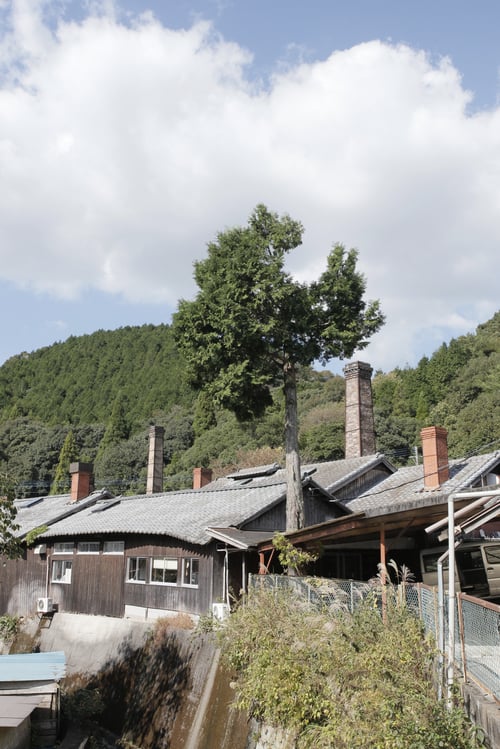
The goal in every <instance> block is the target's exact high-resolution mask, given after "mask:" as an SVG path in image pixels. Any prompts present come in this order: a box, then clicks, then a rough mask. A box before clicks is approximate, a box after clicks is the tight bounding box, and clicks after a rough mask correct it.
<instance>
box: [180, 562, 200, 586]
mask: <svg viewBox="0 0 500 749" xmlns="http://www.w3.org/2000/svg"><path fill="white" fill-rule="evenodd" d="M199 564H200V560H199V559H195V558H194V557H189V558H186V559H183V560H182V584H183V585H198V568H199Z"/></svg>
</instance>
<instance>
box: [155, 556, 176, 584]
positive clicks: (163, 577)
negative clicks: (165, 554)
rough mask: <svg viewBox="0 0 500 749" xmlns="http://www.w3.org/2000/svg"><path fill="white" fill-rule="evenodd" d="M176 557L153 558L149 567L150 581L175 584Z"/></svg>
mask: <svg viewBox="0 0 500 749" xmlns="http://www.w3.org/2000/svg"><path fill="white" fill-rule="evenodd" d="M177 569H178V561H177V559H167V558H158V557H156V558H154V559H153V562H152V567H151V582H152V583H163V584H164V585H177Z"/></svg>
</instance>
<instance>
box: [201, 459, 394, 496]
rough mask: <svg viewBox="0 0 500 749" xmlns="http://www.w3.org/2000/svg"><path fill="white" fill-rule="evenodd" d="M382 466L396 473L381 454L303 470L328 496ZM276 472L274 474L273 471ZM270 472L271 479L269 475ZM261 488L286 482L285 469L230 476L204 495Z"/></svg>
mask: <svg viewBox="0 0 500 749" xmlns="http://www.w3.org/2000/svg"><path fill="white" fill-rule="evenodd" d="M379 464H384V465H385V466H387V467H388V468H389V470H391V471H395V470H396V469H395V468H394V466H392V465H391V464H390V463H389V462H388V461H387V459H386V458H385V457H384V456H383V455H381V454H380V453H376V454H375V455H366V456H364V457H362V458H344V459H343V460H329V461H325V462H323V463H307V464H305V465H303V466H302V467H301V469H302V475H304V474H309V475H310V476H311V478H312V479H313V481H314V482H315V483H316V484H318V485H319V486H320V487H321V488H322V489H325V490H326V491H328V492H335V491H338V489H340V488H341V487H342V486H345V484H348V483H349V482H350V481H354V480H355V479H356V478H358V477H359V476H362V475H363V474H364V473H366V472H367V471H369V470H370V469H371V468H374V467H375V466H377V465H379ZM273 468H275V470H273ZM266 471H267V472H271V473H270V475H267V474H266ZM243 482H245V483H246V484H247V485H252V486H258V485H259V484H260V483H263V482H264V483H266V484H267V483H270V482H276V483H279V484H282V483H285V482H286V475H285V469H284V468H281V467H279V466H276V464H275V465H274V466H261V467H260V468H253V469H244V470H242V471H238V473H233V474H231V475H230V476H224V477H223V478H220V479H216V480H215V481H212V483H211V484H207V486H206V487H205V491H207V490H209V489H212V488H214V487H234V486H236V485H237V484H238V483H243Z"/></svg>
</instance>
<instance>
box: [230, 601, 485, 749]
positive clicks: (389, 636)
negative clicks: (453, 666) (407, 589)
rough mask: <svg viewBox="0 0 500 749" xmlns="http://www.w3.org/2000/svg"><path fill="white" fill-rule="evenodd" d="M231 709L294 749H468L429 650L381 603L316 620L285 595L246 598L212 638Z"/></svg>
mask: <svg viewBox="0 0 500 749" xmlns="http://www.w3.org/2000/svg"><path fill="white" fill-rule="evenodd" d="M220 641H221V645H222V652H223V658H224V660H225V662H226V664H227V666H228V667H229V668H231V669H233V670H234V671H235V672H236V674H237V681H236V695H237V703H238V706H239V707H241V708H242V709H245V710H247V711H248V713H249V714H250V715H251V716H253V717H254V718H256V719H257V720H259V721H263V722H265V723H268V724H270V725H274V726H279V727H282V728H283V729H285V730H287V731H290V732H291V733H292V734H293V735H294V736H295V737H296V746H297V747H298V749H313V748H314V749H327V748H328V749H330V748H331V747H335V748H336V749H477V747H480V746H482V739H481V737H480V736H479V735H478V732H477V730H476V729H475V728H474V727H473V726H472V725H471V724H470V722H469V720H468V719H467V717H466V715H465V713H464V712H463V710H462V709H461V707H460V705H459V704H458V703H457V705H456V706H455V707H454V708H453V709H452V710H451V711H447V709H446V706H445V704H444V703H442V702H438V701H437V698H436V693H435V689H434V687H433V668H434V666H433V663H434V656H435V652H434V648H433V645H432V643H431V642H429V641H428V640H426V639H425V637H424V635H423V631H422V627H421V623H420V622H419V621H418V620H417V619H416V618H415V617H414V616H413V615H412V614H411V613H410V612H409V611H408V610H407V609H406V607H405V606H403V605H400V604H398V602H397V598H396V597H395V596H394V597H391V596H390V595H389V596H388V608H387V617H386V623H385V624H384V623H383V622H382V618H381V616H380V613H379V609H378V606H377V599H376V597H373V598H370V597H369V598H368V599H367V600H366V601H365V603H364V604H362V605H360V606H359V607H358V609H357V610H356V611H355V613H354V614H349V613H347V612H345V611H344V612H342V613H340V614H339V613H337V614H336V615H335V616H332V614H331V613H326V612H319V611H318V610H315V609H313V608H311V607H310V606H309V605H308V604H306V603H305V602H302V601H299V600H298V599H297V598H296V597H294V596H293V595H291V594H289V593H286V592H284V591H279V592H277V591H270V590H269V589H266V588H263V589H260V590H254V591H252V592H251V594H250V595H249V597H248V598H247V599H246V600H245V601H244V602H243V603H242V605H240V606H239V608H238V609H237V610H236V611H235V612H234V613H233V614H232V616H231V617H230V619H229V621H228V622H227V624H226V626H225V627H224V628H222V629H221V632H220Z"/></svg>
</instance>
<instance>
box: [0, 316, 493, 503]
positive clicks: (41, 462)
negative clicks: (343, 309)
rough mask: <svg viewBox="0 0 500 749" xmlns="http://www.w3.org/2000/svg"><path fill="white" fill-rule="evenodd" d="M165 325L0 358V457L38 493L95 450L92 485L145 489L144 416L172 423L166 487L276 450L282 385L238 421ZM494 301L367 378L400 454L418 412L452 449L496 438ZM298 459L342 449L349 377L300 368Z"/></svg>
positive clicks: (409, 444)
mask: <svg viewBox="0 0 500 749" xmlns="http://www.w3.org/2000/svg"><path fill="white" fill-rule="evenodd" d="M186 375H187V373H186V371H185V365H184V362H183V360H182V358H181V356H180V354H179V353H178V352H177V350H176V347H175V344H174V340H173V335H172V330H171V328H170V327H169V326H167V325H160V326H153V325H145V326H142V327H125V328H120V329H119V330H115V331H102V330H101V331H97V332H96V333H93V334H92V335H87V336H80V337H71V338H69V339H68V340H67V341H65V342H63V343H57V344H54V345H53V346H49V347H47V348H43V349H40V350H38V351H35V352H33V353H30V354H28V353H21V354H19V355H18V356H14V357H12V358H11V359H9V360H8V361H7V362H5V364H4V365H3V366H2V367H0V469H1V470H4V471H7V472H8V473H9V475H10V476H11V477H12V478H13V480H14V481H15V482H16V484H17V491H18V494H19V495H26V496H32V495H37V494H45V493H47V492H49V491H50V490H51V489H52V491H61V490H65V489H66V488H67V487H69V475H68V474H67V465H68V463H69V461H71V460H75V459H80V460H88V461H92V462H93V463H94V466H95V476H96V485H97V486H99V487H102V486H107V487H108V488H109V489H110V490H112V491H114V492H125V491H134V492H136V491H143V490H144V488H145V481H146V462H147V452H148V441H147V439H148V437H147V436H148V429H149V426H150V424H158V425H161V426H163V427H164V428H165V449H164V457H165V487H166V488H172V489H173V488H181V487H185V486H189V485H190V484H191V478H192V469H193V467H194V466H199V465H205V466H208V465H210V466H211V467H212V468H214V470H215V472H216V474H217V473H226V472H228V471H229V470H233V469H234V468H235V467H237V466H249V465H255V464H259V463H269V462H273V461H278V462H279V461H281V460H282V456H283V453H282V442H283V414H282V411H283V398H282V393H281V391H280V390H279V389H276V390H275V391H274V393H273V396H274V404H273V406H272V407H271V408H270V409H269V410H268V411H267V412H266V414H265V415H264V416H263V417H261V418H259V419H254V420H251V421H248V422H238V421H237V419H236V418H235V416H234V415H232V414H231V413H230V412H228V411H224V410H220V409H215V408H214V407H213V404H212V402H211V401H210V399H209V398H208V397H207V396H206V395H205V394H204V393H203V392H202V393H201V394H198V393H196V392H194V391H193V390H192V389H191V388H190V387H189V385H188V384H187V383H188V377H187V376H186ZM499 386H500V312H498V313H496V314H495V315H494V317H493V318H492V319H491V320H489V321H488V322H486V323H484V324H483V325H480V326H479V327H478V329H477V331H476V332H475V333H474V334H470V335H466V336H460V337H459V338H456V339H452V340H451V341H450V342H449V343H443V344H442V346H441V347H440V348H439V349H438V350H437V351H436V352H435V353H434V354H433V355H432V356H431V357H429V358H427V357H424V358H423V359H421V361H420V362H419V363H418V365H417V366H416V367H414V368H410V367H406V368H402V369H399V368H398V369H395V370H394V371H392V372H389V373H383V372H380V371H378V372H376V373H375V376H374V378H373V393H374V403H375V422H376V429H377V446H378V449H379V450H380V451H381V452H384V453H386V455H387V456H388V457H390V459H391V460H393V461H394V462H395V463H397V464H400V465H401V464H405V463H406V462H411V461H413V460H414V448H415V446H418V444H419V433H420V429H421V428H422V427H423V426H427V425H431V424H435V425H439V426H444V427H446V428H447V430H448V435H449V448H450V454H451V456H452V457H460V456H463V455H466V454H469V453H479V452H486V451H489V450H494V449H497V448H499V447H500V387H499ZM298 395H299V415H300V449H301V454H302V459H303V460H304V461H316V460H328V459H333V458H339V457H342V455H343V449H344V439H343V433H344V382H343V378H342V377H340V376H338V375H333V374H331V373H330V372H328V371H326V370H322V371H314V370H312V369H302V370H301V372H300V380H299V394H298Z"/></svg>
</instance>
